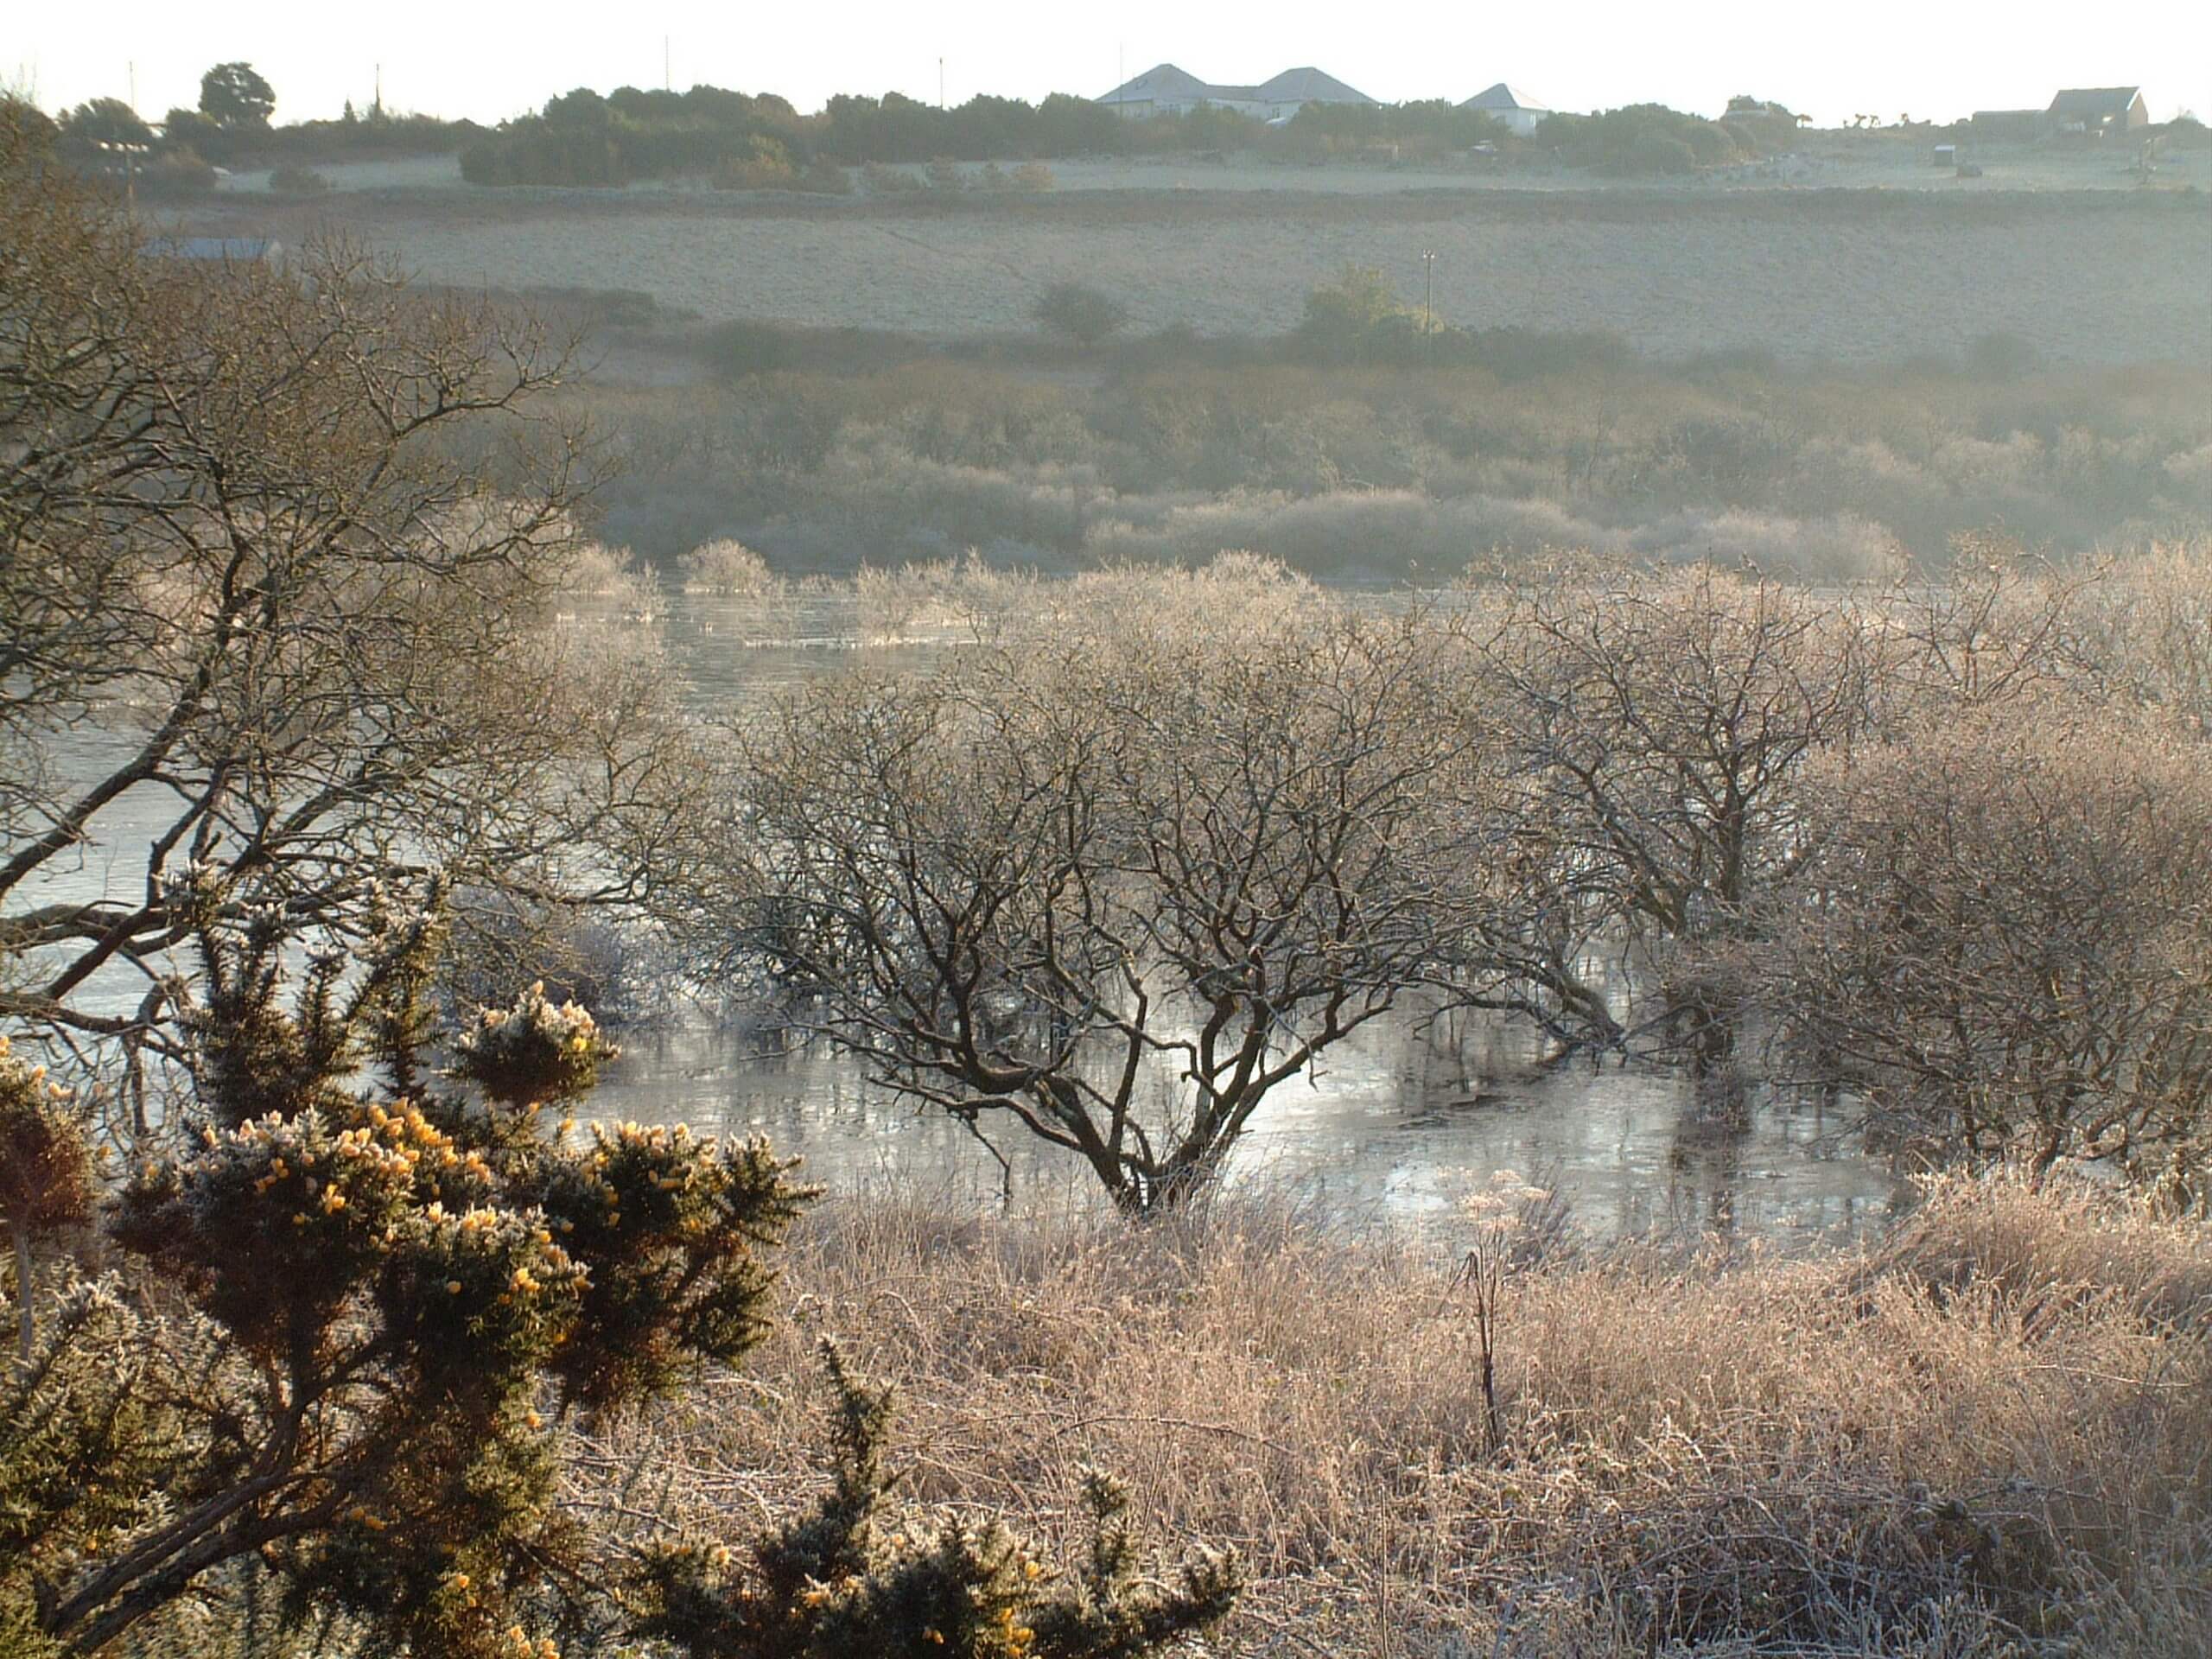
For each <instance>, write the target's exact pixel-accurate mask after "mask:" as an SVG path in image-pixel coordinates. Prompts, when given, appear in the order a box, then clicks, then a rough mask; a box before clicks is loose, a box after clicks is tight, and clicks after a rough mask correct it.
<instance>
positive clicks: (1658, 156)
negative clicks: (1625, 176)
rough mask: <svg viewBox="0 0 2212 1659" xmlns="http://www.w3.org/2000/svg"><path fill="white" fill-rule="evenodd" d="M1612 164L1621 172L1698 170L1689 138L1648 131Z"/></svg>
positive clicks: (1653, 172)
mask: <svg viewBox="0 0 2212 1659" xmlns="http://www.w3.org/2000/svg"><path fill="white" fill-rule="evenodd" d="M1611 166H1612V167H1613V168H1615V170H1617V171H1618V172H1622V173H1634V174H1667V173H1694V172H1695V171H1696V170H1697V151H1696V150H1695V149H1693V148H1691V145H1690V142H1689V140H1688V139H1687V138H1681V137H1676V136H1675V134H1673V133H1671V132H1661V131H1658V130H1646V131H1643V132H1639V133H1637V135H1636V137H1635V139H1634V140H1633V141H1632V142H1631V143H1630V144H1629V146H1628V148H1627V149H1626V150H1625V152H1624V153H1623V154H1622V155H1620V156H1618V157H1615V158H1613V159H1612V160H1611Z"/></svg>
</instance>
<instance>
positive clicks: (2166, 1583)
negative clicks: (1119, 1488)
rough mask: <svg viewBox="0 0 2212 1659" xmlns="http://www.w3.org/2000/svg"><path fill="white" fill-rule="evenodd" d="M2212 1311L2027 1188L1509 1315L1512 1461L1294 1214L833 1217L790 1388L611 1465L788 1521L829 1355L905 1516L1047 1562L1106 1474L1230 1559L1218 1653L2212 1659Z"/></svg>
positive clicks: (1433, 1297) (810, 1279)
mask: <svg viewBox="0 0 2212 1659" xmlns="http://www.w3.org/2000/svg"><path fill="white" fill-rule="evenodd" d="M2208 1287H2212V1241H2208V1239H2207V1238H2206V1237H2205V1236H2204V1235H2203V1234H2202V1231H2201V1230H2198V1231H2190V1230H2183V1229H2181V1228H2178V1227H2173V1226H2169V1225H2165V1224H2160V1223H2158V1222H2156V1221H2153V1220H2152V1219H2149V1218H2147V1217H2144V1216H2142V1215H2140V1214H2136V1213H2131V1212H2126V1211H2120V1210H2116V1209H2113V1208H2108V1207H2106V1206H2105V1205H2103V1204H2102V1203H2101V1201H2099V1200H2097V1199H2094V1198H2091V1197H2089V1196H2087V1195H2082V1194H2070V1195H2063V1196H2051V1195H2042V1196H2038V1195H2035V1194H2031V1193H2028V1192H2024V1191H2022V1190H2020V1189H2018V1188H2016V1187H2012V1186H2008V1185H1951V1186H1946V1187H1942V1188H1940V1189H1938V1190H1937V1191H1936V1192H1935V1193H1934V1194H1933V1195H1932V1196H1931V1199H1930V1202H1929V1205H1927V1206H1926V1207H1925V1208H1924V1209H1923V1211H1921V1212H1920V1214H1919V1215H1918V1217H1916V1219H1915V1220H1914V1221H1913V1222H1911V1223H1910V1224H1909V1225H1908V1226H1907V1227H1906V1228H1905V1229H1904V1230H1903V1231H1902V1232H1900V1233H1899V1234H1898V1235H1897V1236H1896V1237H1895V1238H1893V1239H1892V1240H1891V1241H1890V1242H1889V1243H1886V1244H1885V1246H1882V1247H1880V1248H1878V1249H1875V1250H1873V1251H1872V1252H1870V1253H1865V1254H1849V1255H1831V1256H1827V1257H1824V1258H1821V1259H1815V1260H1812V1261H1805V1262H1783V1261H1778V1260H1760V1259H1753V1260H1751V1261H1748V1262H1735V1263H1733V1264H1722V1263H1719V1262H1707V1261H1699V1260H1684V1259H1680V1258H1669V1257H1664V1256H1661V1255H1650V1254H1637V1253H1625V1254H1607V1255H1595V1256H1584V1257H1579V1258H1578V1257H1566V1258H1561V1257H1558V1256H1554V1259H1553V1260H1552V1261H1551V1262H1549V1263H1548V1264H1543V1265H1540V1266H1538V1267H1536V1268H1529V1269H1523V1270H1519V1271H1516V1273H1514V1274H1511V1275H1510V1276H1509V1277H1508V1279H1507V1281H1506V1289H1505V1294H1504V1305H1503V1332H1502V1336H1501V1339H1500V1344H1499V1359H1500V1375H1501V1391H1502V1395H1503V1398H1502V1402H1501V1403H1502V1406H1503V1418H1504V1422H1505V1446H1504V1448H1503V1452H1500V1453H1499V1454H1497V1455H1491V1454H1490V1453H1489V1452H1487V1451H1486V1450H1485V1447H1484V1434H1483V1432H1482V1427H1481V1426H1482V1423H1483V1419H1484V1408H1483V1401H1482V1397H1481V1390H1480V1386H1479V1383H1478V1367H1477V1364H1476V1354H1477V1350H1476V1346H1475V1332H1474V1328H1473V1320H1472V1319H1471V1309H1470V1306H1469V1303H1468V1300H1467V1299H1466V1298H1465V1294H1464V1293H1463V1291H1462V1290H1461V1289H1460V1288H1459V1287H1458V1286H1457V1285H1456V1283H1455V1280H1454V1278H1453V1275H1452V1272H1451V1270H1450V1266H1449V1264H1448V1263H1443V1262H1439V1261H1437V1260H1436V1259H1434V1258H1433V1256H1427V1255H1421V1254H1420V1253H1418V1252H1415V1251H1414V1250H1412V1249H1408V1248H1403V1247H1401V1246H1399V1245H1396V1244H1394V1243H1391V1242H1389V1241H1388V1240H1383V1239H1371V1238H1370V1239H1365V1240H1361V1241H1352V1242H1347V1241H1345V1240H1344V1239H1342V1238H1340V1237H1333V1236H1328V1235H1326V1234H1325V1233H1324V1232H1323V1231H1321V1230H1319V1229H1318V1228H1316V1227H1313V1226H1312V1225H1310V1224H1307V1223H1306V1222H1304V1221H1301V1220H1300V1218H1298V1217H1296V1216H1294V1215H1293V1214H1291V1213H1289V1212H1288V1211H1284V1210H1281V1209H1280V1208H1275V1207H1271V1206H1270V1205H1266V1204H1256V1205H1255V1204H1249V1203H1244V1204H1237V1205H1224V1206H1223V1207H1221V1208H1220V1209H1219V1210H1217V1211H1216V1212H1215V1213H1213V1214H1211V1215H1208V1216H1205V1217H1197V1218H1192V1219H1187V1220H1184V1221H1181V1222H1178V1223H1173V1224H1163V1225H1160V1226H1158V1227H1155V1228H1154V1229H1152V1230H1131V1229H1128V1228H1127V1227H1124V1226H1122V1225H1118V1224H1108V1225H1090V1224H1059V1225H1053V1224H1004V1225H1001V1224H982V1225H976V1224H950V1223H948V1222H945V1221H944V1220H943V1219H941V1218H940V1217H938V1216H937V1215H935V1214H933V1213H932V1212H931V1208H930V1207H929V1206H928V1205H925V1204H921V1203H914V1204H910V1205H895V1204H891V1205H887V1204H884V1203H881V1202H877V1203H874V1204H871V1205H866V1206H861V1205H832V1206H831V1207H829V1209H828V1210H826V1211H824V1213H823V1214H822V1215H821V1216H820V1217H817V1219H816V1220H815V1221H814V1223H813V1224H811V1225H810V1228H809V1229H808V1230H807V1232H806V1235H805V1236H804V1238H803V1240H802V1241H801V1242H800V1243H799V1244H798V1247H797V1249H796V1252H795V1255H794V1259H793V1261H792V1262H791V1271H790V1280H789V1297H788V1317H787V1319H786V1320H785V1327H784V1329H783V1331H782V1332H781V1333H780V1334H779V1336H778V1338H776V1339H775V1340H774V1342H773V1344H772V1346H771V1347H770V1349H769V1350H768V1351H766V1353H764V1354H763V1355H762V1356H760V1358H759V1359H758V1360H757V1362H756V1363H754V1364H753V1366H752V1367H751V1368H750V1369H749V1370H747V1372H746V1373H745V1374H743V1375H742V1376H731V1377H726V1378H722V1379H719V1380H717V1381H716V1382H715V1383H714V1384H713V1385H712V1386H711V1387H709V1388H708V1389H702V1390H701V1391H699V1392H697V1393H696V1394H695V1395H693V1396H691V1398H690V1400H689V1402H687V1403H686V1405H685V1406H684V1407H683V1409H682V1410H681V1412H680V1413H678V1414H675V1415H672V1416H671V1417H669V1418H667V1419H665V1420H664V1421H659V1422H657V1423H656V1424H654V1425H652V1426H651V1427H649V1428H638V1429H632V1430H630V1431H627V1432H626V1433H623V1434H622V1435H621V1436H620V1437H618V1438H617V1439H616V1440H614V1441H613V1442H611V1443H609V1444H607V1445H605V1446H601V1447H599V1448H596V1454H597V1455H598V1456H599V1457H600V1458H601V1460H602V1461H601V1465H600V1466H601V1468H602V1469H603V1470H605V1471H607V1472H608V1473H609V1474H612V1473H613V1471H628V1474H627V1478H626V1497H624V1498H623V1499H622V1500H621V1502H622V1503H623V1505H624V1506H625V1507H626V1509H627V1510H629V1511H630V1512H631V1513H632V1514H642V1513H645V1512H652V1511H656V1510H658V1511H662V1512H670V1513H674V1514H677V1515H678V1516H682V1515H684V1514H686V1513H689V1514H691V1515H693V1516H697V1515H700V1514H702V1513H703V1512H704V1511H707V1510H722V1511H725V1512H731V1513H734V1514H735V1515H736V1516H738V1517H740V1518H741V1519H745V1518H750V1515H751V1514H753V1513H757V1514H758V1515H760V1516H765V1515H766V1514H769V1513H772V1512H776V1511H779V1510H783V1509H785V1507H786V1506H788V1505H789V1504H791V1503H794V1502H796V1501H797V1497H798V1494H799V1493H800V1492H801V1491H804V1490H805V1489H806V1488H807V1487H808V1486H809V1485H810V1483H811V1481H812V1479H813V1476H812V1474H811V1472H810V1469H809V1467H808V1465H807V1462H806V1456H805V1451H804V1448H805V1447H806V1446H809V1445H810V1444H814V1443H816V1441H817V1434H816V1427H817V1423H816V1418H817V1413H818V1412H819V1410H820V1408H821V1405H822V1392H823V1391H822V1389H821V1386H820V1384H819V1381H818V1376H817V1367H816V1365H815V1364H814V1363H813V1361H812V1360H811V1358H810V1346H811V1344H813V1343H814V1342H815V1341H816V1340H817V1338H819V1337H820V1336H822V1335H823V1334H825V1333H834V1334H835V1335H836V1337H837V1338H839V1339H840V1340H841V1341H842V1342H843V1343H844V1344H847V1346H848V1348H849V1352H850V1353H851V1355H852V1357H854V1358H855V1359H856V1360H857V1361H858V1362H859V1363H860V1364H861V1366H862V1367H863V1368H864V1369H866V1370H868V1371H870V1372H873V1373H874V1374H875V1375H877V1376H880V1377H884V1378H887V1379H889V1380H892V1381H893V1382H895V1383H897V1384H898V1386H899V1391H900V1400H901V1407H900V1417H899V1427H900V1435H901V1441H902V1444H901V1448H900V1458H901V1460H902V1461H903V1462H904V1463H905V1465H906V1466H907V1467H908V1468H909V1469H910V1470H911V1471H912V1475H911V1484H910V1485H909V1487H908V1491H909V1492H910V1494H911V1496H912V1497H914V1498H917V1499H919V1500H924V1501H927V1502H931V1503H948V1504H953V1505H957V1506H961V1507H964V1508H969V1509H972V1510H982V1511H988V1512H989V1513H992V1514H995V1515H999V1516H1004V1517H1005V1518H1007V1520H1009V1521H1010V1522H1014V1523H1015V1524H1017V1525H1019V1526H1021V1527H1023V1528H1025V1529H1029V1530H1032V1531H1037V1532H1042V1533H1045V1534H1047V1535H1052V1534H1058V1533H1059V1532H1061V1531H1062V1529H1064V1527H1065V1524H1066V1522H1067V1520H1068V1517H1069V1516H1071V1515H1072V1514H1073V1513H1075V1512H1076V1511H1077V1497H1076V1491H1077V1487H1076V1483H1077V1478H1078V1473H1079V1471H1080V1469H1081V1468H1082V1467H1083V1465H1085V1464H1086V1463H1093V1462H1095V1463H1097V1464H1100V1465H1105V1466H1107V1467H1110V1468H1112V1469H1115V1470H1116V1471H1120V1472H1122V1474H1123V1475H1125V1476H1126V1477H1128V1479H1129V1480H1130V1482H1131V1483H1132V1485H1133V1486H1134V1488H1135V1492H1136V1494H1137V1496H1138V1500H1139V1507H1140V1512H1141V1513H1143V1514H1146V1515H1147V1516H1149V1517H1151V1520H1152V1524H1153V1528H1154V1533H1155V1534H1156V1535H1158V1536H1159V1537H1160V1538H1161V1539H1162V1540H1163V1541H1166V1542H1168V1543H1170V1544H1173V1542H1176V1541H1185V1542H1187V1541H1196V1540H1200V1539H1207V1540H1212V1541H1220V1542H1231V1543H1234V1544H1235V1545H1236V1547H1237V1548H1239V1549H1240V1550H1241V1551H1242V1552H1243V1556H1244V1558H1245V1560H1246V1562H1247V1563H1248V1566H1249V1571H1250V1573H1251V1580H1252V1582H1251V1587H1250V1590H1249V1593H1248V1595H1247V1597H1246V1599H1245V1602H1244V1604H1243V1609H1242V1611H1240V1612H1239V1613H1238V1615H1237V1616H1236V1619H1235V1620H1234V1621H1233V1623H1232V1624H1231V1626H1230V1628H1229V1629H1228V1630H1226V1631H1224V1633H1223V1635H1222V1636H1221V1637H1219V1638H1218V1639H1217V1649H1216V1650H1217V1651H1222V1652H1233V1653H1237V1654H1246V1655H1262V1654H1268V1655H1272V1654H1283V1655H1290V1654H1326V1655H1332V1656H1335V1655H1375V1656H1403V1659H1416V1656H1452V1655H1473V1654H1484V1655H1501V1656H1502V1655H1524V1656H1536V1655H1547V1656H1549V1655H1560V1656H1567V1655H1573V1656H1599V1655H1607V1656H1611V1655H1620V1656H1625V1655H1628V1654H1631V1653H1633V1654H1652V1653H1686V1652H1691V1651H1695V1652H1700V1653H1705V1654H1715V1655H1717V1654H1731V1655H1733V1654H1745V1655H1749V1654H1754V1653H1758V1654H1777V1655H1778V1654H1791V1655H1801V1656H1802V1655H1812V1654H1834V1655H1841V1654H1846V1653H1852V1654H1858V1653H1882V1654H1896V1655H1905V1654H1911V1655H1916V1656H1929V1659H1933V1656H1937V1655H1943V1656H1962V1655H1967V1654H1992V1655H1993V1654H1998V1653H2008V1652H2019V1653H2060V1652H2065V1653H2083V1654H2088V1653H2097V1654H2120V1655H2139V1656H2146V1659H2147V1656H2151V1655H2165V1654H2180V1653H2195V1652H2202V1651H2206V1650H2208V1645H2212V1577H2208V1574H2207V1570H2206V1569H2207V1563H2208V1560H2212V1518H2208V1510H2207V1504H2206V1499H2207V1497H2208V1496H2212V1492H2209V1491H2208V1484H2207V1467H2206V1460H2207V1457H2208V1452H2212V1347H2209V1346H2208V1338H2212V1332H2208V1329H2207V1321H2206V1313H2207V1309H2208V1306H2212V1300H2208ZM2062 1292H2063V1294H2054V1293H2062ZM594 1491H595V1494H596V1496H595V1498H594V1501H595V1502H605V1501H607V1491H606V1489H604V1488H603V1487H600V1488H594Z"/></svg>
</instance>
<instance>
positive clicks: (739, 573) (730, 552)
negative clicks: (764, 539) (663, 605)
mask: <svg viewBox="0 0 2212 1659" xmlns="http://www.w3.org/2000/svg"><path fill="white" fill-rule="evenodd" d="M677 571H678V572H679V574H680V575H681V576H682V578H683V591H684V592H685V593H687V594H733V595H735V596H737V597H739V598H753V597H757V596H758V595H760V594H766V593H768V592H770V591H771V590H772V588H774V587H775V585H776V576H775V573H774V572H773V571H772V570H770V569H768V561H767V560H766V559H764V558H762V557H761V556H760V555H759V554H758V553H755V552H754V551H753V550H752V549H751V548H749V547H747V546H746V545H744V543H741V542H731V541H721V542H709V543H707V544H706V545H705V546H703V547H695V548H693V549H692V550H690V552H689V553H686V554H685V555H684V556H683V558H682V559H681V560H679V561H678V562H677Z"/></svg>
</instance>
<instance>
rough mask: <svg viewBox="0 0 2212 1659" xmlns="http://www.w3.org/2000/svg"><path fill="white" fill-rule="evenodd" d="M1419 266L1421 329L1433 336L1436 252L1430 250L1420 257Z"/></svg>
mask: <svg viewBox="0 0 2212 1659" xmlns="http://www.w3.org/2000/svg"><path fill="white" fill-rule="evenodd" d="M1421 272H1422V278H1421V283H1422V286H1421V315H1422V317H1423V318H1424V319H1425V320H1426V321H1425V322H1424V323H1423V327H1426V328H1427V331H1428V332H1429V333H1430V334H1434V333H1435V332H1436V251H1435V250H1434V249H1433V248H1432V249H1430V250H1429V251H1427V253H1424V254H1423V255H1421Z"/></svg>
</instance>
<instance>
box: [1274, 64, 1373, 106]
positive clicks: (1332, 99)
mask: <svg viewBox="0 0 2212 1659" xmlns="http://www.w3.org/2000/svg"><path fill="white" fill-rule="evenodd" d="M1256 90H1257V92H1258V93H1259V95H1260V96H1261V97H1262V98H1263V99H1268V101H1269V102H1271V103H1278V104H1291V103H1299V104H1372V103H1373V102H1375V100H1374V99H1371V98H1370V97H1369V96H1368V95H1367V94H1366V93H1365V92H1360V91H1359V90H1357V88H1356V87H1351V86H1345V85H1344V82H1342V81H1341V80H1338V79H1337V78H1336V77H1335V76H1334V75H1331V74H1325V73H1322V72H1321V71H1320V70H1319V69H1316V68H1314V67H1313V66H1312V65H1311V64H1308V65H1307V66H1306V67H1304V68H1302V69H1286V70H1284V71H1283V72H1282V73H1281V74H1279V75H1277V76H1275V77H1274V79H1272V80H1263V81H1262V82H1261V83H1260V85H1259V86H1258V87H1257V88H1256Z"/></svg>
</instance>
